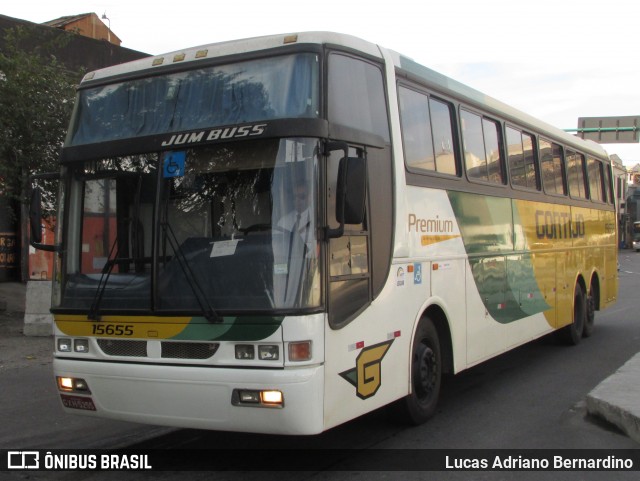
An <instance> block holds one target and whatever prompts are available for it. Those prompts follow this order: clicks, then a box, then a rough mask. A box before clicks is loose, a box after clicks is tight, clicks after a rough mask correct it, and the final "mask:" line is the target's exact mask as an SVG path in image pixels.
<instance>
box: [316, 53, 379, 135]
mask: <svg viewBox="0 0 640 481" xmlns="http://www.w3.org/2000/svg"><path fill="white" fill-rule="evenodd" d="M329 120H330V121H331V122H336V123H337V124H341V125H344V126H346V127H352V128H354V129H358V130H362V131H365V132H369V133H372V134H376V135H379V136H380V137H382V138H383V139H384V140H385V141H389V125H388V121H387V108H386V102H385V93H384V83H383V81H382V71H381V70H380V68H379V67H377V66H376V65H373V64H371V63H369V62H365V61H364V60H360V59H356V58H352V57H347V56H346V55H339V54H333V55H331V56H330V57H329Z"/></svg>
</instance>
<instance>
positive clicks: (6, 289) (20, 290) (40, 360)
mask: <svg viewBox="0 0 640 481" xmlns="http://www.w3.org/2000/svg"><path fill="white" fill-rule="evenodd" d="M25 295H26V286H25V285H24V284H21V283H0V377H2V376H5V375H7V372H8V371H9V370H10V369H15V368H24V367H27V366H33V365H47V364H51V362H52V353H53V337H51V336H47V337H27V336H25V335H24V334H23V329H24V306H25ZM2 308H5V309H4V310H2ZM587 410H588V412H589V413H590V414H592V415H594V416H598V417H600V418H603V419H605V420H607V421H608V422H610V423H612V424H614V425H616V426H617V427H618V428H619V429H621V430H622V431H623V432H624V433H626V434H627V435H628V436H629V437H630V438H631V439H633V440H635V441H637V442H638V443H640V353H638V354H636V355H635V356H634V357H632V358H631V359H630V360H629V361H628V362H627V363H626V364H624V366H622V367H621V368H620V369H619V370H618V371H617V372H615V373H614V374H613V375H611V376H610V377H609V378H607V379H605V380H604V381H602V382H601V383H600V384H599V385H598V386H597V387H596V388H595V389H594V390H593V391H591V392H590V393H589V394H588V395H587Z"/></svg>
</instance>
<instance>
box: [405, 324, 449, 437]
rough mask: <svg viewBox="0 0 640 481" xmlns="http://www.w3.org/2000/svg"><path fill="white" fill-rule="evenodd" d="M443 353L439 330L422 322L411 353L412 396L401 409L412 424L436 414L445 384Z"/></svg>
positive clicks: (406, 399)
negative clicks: (441, 388) (443, 382)
mask: <svg viewBox="0 0 640 481" xmlns="http://www.w3.org/2000/svg"><path fill="white" fill-rule="evenodd" d="M441 352H442V351H441V348H440V338H439V336H438V331H437V329H436V327H435V326H434V325H433V322H432V321H431V320H430V319H428V318H425V319H422V321H420V324H419V325H418V330H417V331H416V336H415V338H414V340H413V348H412V352H411V393H410V394H409V395H408V396H406V397H405V398H404V399H401V400H400V401H398V406H397V407H398V408H399V413H400V415H401V418H402V419H403V420H404V421H406V422H408V423H409V424H413V425H418V424H422V423H424V422H425V421H427V420H428V419H429V418H431V417H432V416H433V415H434V414H435V411H436V407H437V405H438V398H439V397H440V384H441V381H442V354H441Z"/></svg>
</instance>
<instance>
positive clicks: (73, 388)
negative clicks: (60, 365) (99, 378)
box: [56, 376, 91, 394]
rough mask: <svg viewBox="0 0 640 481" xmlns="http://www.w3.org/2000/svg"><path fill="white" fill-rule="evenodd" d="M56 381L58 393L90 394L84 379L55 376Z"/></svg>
mask: <svg viewBox="0 0 640 481" xmlns="http://www.w3.org/2000/svg"><path fill="white" fill-rule="evenodd" d="M56 379H57V380H58V389H59V390H60V391H65V392H80V393H84V394H91V391H89V385H88V384H87V381H85V380H84V379H80V378H77V377H62V376H57V377H56Z"/></svg>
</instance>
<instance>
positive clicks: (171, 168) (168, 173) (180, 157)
mask: <svg viewBox="0 0 640 481" xmlns="http://www.w3.org/2000/svg"><path fill="white" fill-rule="evenodd" d="M185 157H186V152H185V151H179V152H165V153H164V154H163V159H162V177H164V178H165V179H167V178H171V177H182V176H184V160H185Z"/></svg>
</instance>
